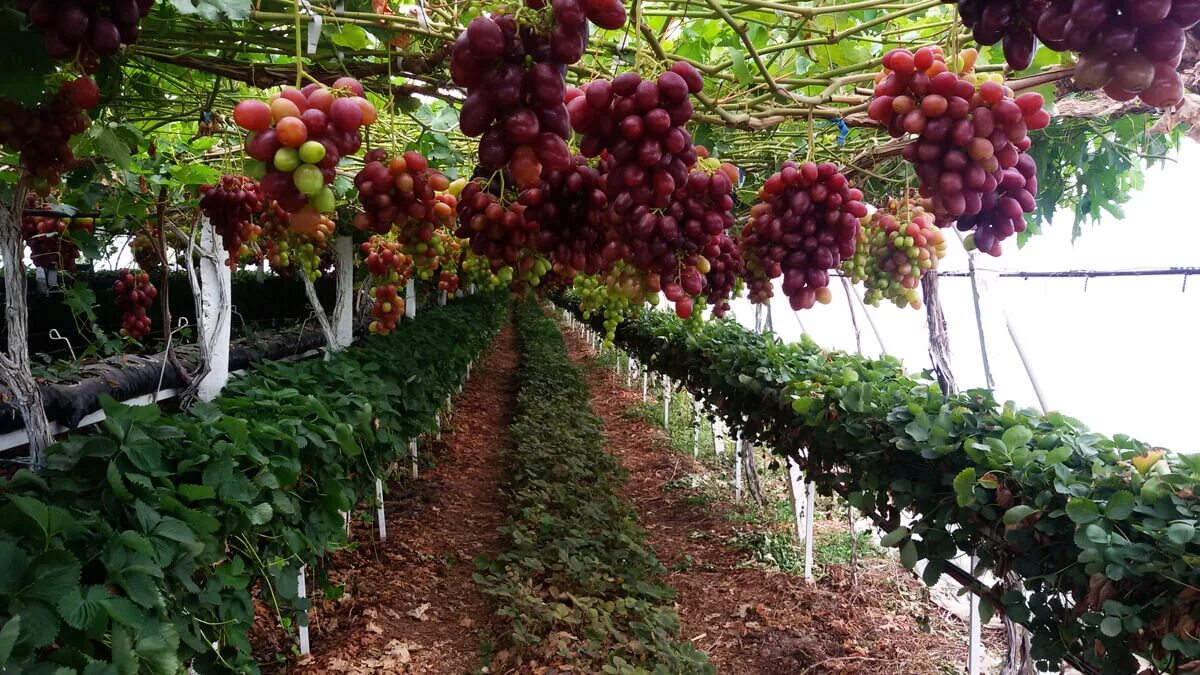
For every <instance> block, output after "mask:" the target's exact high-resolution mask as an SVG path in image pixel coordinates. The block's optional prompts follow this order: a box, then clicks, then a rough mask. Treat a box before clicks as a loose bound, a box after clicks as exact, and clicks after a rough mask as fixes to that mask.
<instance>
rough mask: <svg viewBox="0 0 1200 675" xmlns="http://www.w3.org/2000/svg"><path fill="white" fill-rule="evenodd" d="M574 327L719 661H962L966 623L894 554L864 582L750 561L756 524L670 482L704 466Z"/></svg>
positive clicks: (728, 665) (617, 443)
mask: <svg viewBox="0 0 1200 675" xmlns="http://www.w3.org/2000/svg"><path fill="white" fill-rule="evenodd" d="M563 332H564V335H565V336H566V338H567V345H568V349H569V351H570V353H571V358H572V359H573V360H574V361H575V362H576V363H578V364H579V365H580V366H582V367H583V369H584V371H585V373H586V375H587V379H588V384H589V386H590V387H591V392H592V406H593V407H594V408H595V410H596V412H597V413H598V414H599V415H600V416H601V417H602V418H603V421H604V431H605V434H606V436H607V438H608V446H607V447H608V450H609V452H612V453H613V454H615V455H616V456H618V457H619V458H620V459H621V462H622V464H623V465H624V466H625V468H626V469H628V471H629V474H630V476H629V483H628V485H627V486H626V487H625V488H624V490H623V493H624V496H625V498H627V499H629V500H630V501H631V502H632V503H633V505H634V508H635V510H636V511H637V513H638V517H639V520H640V522H641V524H642V526H643V527H645V528H646V530H647V532H648V533H649V541H650V544H651V545H652V546H653V547H654V549H655V551H656V552H657V553H658V556H659V558H660V559H661V560H662V561H663V563H664V564H665V565H666V566H667V567H668V569H669V570H670V572H669V574H668V576H667V578H666V580H665V581H666V583H667V585H669V586H671V587H672V588H674V589H675V590H676V591H677V592H678V597H677V601H676V602H677V609H678V611H679V614H680V618H681V619H682V625H683V630H682V635H683V637H684V638H686V639H690V640H692V641H693V642H694V643H695V644H696V645H697V646H698V647H699V648H700V649H702V650H704V651H705V652H707V653H708V654H709V656H710V658H711V659H712V661H713V663H714V664H715V665H716V666H717V671H718V672H719V673H721V674H722V675H726V674H729V675H776V674H778V675H784V674H786V675H808V674H815V673H864V674H865V673H871V674H873V675H876V674H891V673H895V674H896V675H900V674H903V675H914V674H916V673H944V672H961V670H962V668H961V666H962V665H963V664H965V663H966V652H967V649H966V643H965V638H963V637H960V636H962V635H964V629H965V626H962V625H961V623H958V622H954V621H953V620H950V619H948V618H947V617H946V616H945V615H944V613H943V612H941V610H940V609H938V608H937V607H936V606H935V605H933V604H932V603H929V602H928V601H927V597H928V595H927V593H926V592H925V589H924V587H923V586H922V585H921V583H920V582H919V581H917V580H916V579H914V578H913V577H912V575H911V574H910V573H908V572H907V571H906V570H904V569H903V568H902V567H901V566H900V565H899V563H897V562H895V561H893V560H890V559H887V560H865V561H862V562H861V563H860V567H859V583H858V586H857V588H854V587H852V585H851V583H850V574H849V571H848V570H847V569H846V568H845V567H841V566H833V567H831V568H830V569H828V570H827V573H826V575H825V576H824V577H823V578H821V579H819V580H818V581H817V582H816V583H814V584H806V583H805V582H804V581H803V579H802V578H801V577H798V576H794V575H789V574H785V573H782V572H777V571H772V570H767V569H762V568H756V567H748V566H747V565H746V564H745V562H746V560H747V559H748V557H749V556H748V555H746V554H744V553H741V552H739V551H737V550H736V549H734V548H732V547H731V546H729V545H728V542H729V540H730V539H731V538H732V537H734V536H735V535H736V534H737V533H738V532H739V531H745V530H746V529H747V528H748V527H753V526H737V525H734V524H732V523H731V522H730V521H729V520H727V519H726V518H725V514H727V513H729V512H731V510H732V508H733V507H732V505H731V504H730V503H729V502H725V501H721V502H717V503H707V504H696V503H689V502H688V501H685V499H686V493H685V492H684V491H681V490H671V489H664V485H666V484H667V483H669V482H671V481H672V480H675V479H678V478H682V477H685V476H687V475H688V474H689V473H693V472H697V471H702V470H703V469H702V468H701V467H699V466H698V465H696V464H694V463H693V461H692V459H691V458H690V457H687V456H685V455H682V454H680V453H676V452H671V451H670V450H669V449H668V441H667V438H666V436H665V435H664V434H663V432H662V430H661V429H659V428H657V427H654V426H652V425H651V424H648V423H647V422H645V421H644V420H643V418H642V415H640V414H638V413H637V411H636V407H637V406H638V405H639V404H640V403H641V391H640V389H639V390H638V391H637V392H634V391H630V390H626V389H624V388H623V387H622V386H621V385H620V383H619V382H618V379H617V376H616V375H615V374H614V373H613V372H612V371H611V370H609V369H607V368H604V367H601V366H600V365H599V364H597V363H596V362H595V360H594V356H595V355H594V352H593V351H592V349H591V348H590V347H589V346H588V344H587V342H586V340H584V339H583V338H580V337H579V336H578V335H577V334H575V333H573V332H572V331H570V330H569V329H565V328H564V330H563ZM946 666H949V668H948V669H944V668H945V667H946Z"/></svg>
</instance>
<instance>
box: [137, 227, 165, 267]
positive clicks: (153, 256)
mask: <svg viewBox="0 0 1200 675" xmlns="http://www.w3.org/2000/svg"><path fill="white" fill-rule="evenodd" d="M129 249H130V250H131V251H133V261H134V262H135V263H137V265H138V267H140V268H141V269H143V270H146V272H147V273H156V272H158V271H159V268H161V267H162V257H161V256H160V247H159V245H158V231H157V230H156V229H151V230H150V231H149V232H147V231H144V230H143V231H141V232H138V233H137V235H136V236H135V237H134V238H133V241H131V242H129Z"/></svg>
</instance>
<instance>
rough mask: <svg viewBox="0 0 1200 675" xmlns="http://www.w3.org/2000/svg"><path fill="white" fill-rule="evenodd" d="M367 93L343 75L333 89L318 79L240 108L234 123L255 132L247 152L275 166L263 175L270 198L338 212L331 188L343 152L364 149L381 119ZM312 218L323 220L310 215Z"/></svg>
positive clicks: (288, 207)
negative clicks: (368, 129) (366, 130)
mask: <svg viewBox="0 0 1200 675" xmlns="http://www.w3.org/2000/svg"><path fill="white" fill-rule="evenodd" d="M362 91H363V90H362V85H361V84H359V83H358V81H357V80H354V79H352V78H345V77H343V78H340V79H338V80H337V81H336V82H334V86H333V87H332V88H327V87H324V86H322V85H319V84H315V83H314V84H311V85H308V86H306V87H305V88H304V89H293V88H291V87H285V88H284V89H283V91H281V92H280V94H279V95H278V96H276V97H273V98H272V99H271V101H270V102H269V103H266V102H263V101H252V100H247V101H242V102H241V103H239V104H238V105H237V106H236V107H235V108H234V112H233V117H234V121H235V122H236V123H237V124H238V125H239V126H241V127H242V128H243V129H246V130H247V131H249V132H250V133H249V134H248V135H247V136H246V154H247V155H249V156H250V157H251V158H253V159H254V160H257V161H259V162H266V163H269V164H270V167H269V168H267V170H266V172H265V173H264V174H263V175H262V183H261V187H262V195H263V197H264V198H265V200H270V201H273V202H275V203H276V204H277V205H278V206H279V207H280V208H282V209H284V210H285V211H287V212H288V213H292V214H295V213H298V212H300V211H301V210H302V209H304V208H305V207H307V206H310V205H315V206H319V207H320V208H319V211H320V212H322V213H331V212H332V210H333V208H334V206H335V205H336V200H334V199H333V198H332V196H333V194H332V191H331V190H328V186H329V185H330V184H331V183H333V180H334V178H335V177H336V173H335V168H336V167H337V165H338V162H339V161H341V158H342V157H343V156H345V155H352V154H354V153H356V152H358V150H359V149H360V147H361V146H362V135H361V134H360V132H359V129H360V128H362V127H364V126H366V125H369V124H372V123H373V122H374V121H375V120H376V118H377V117H378V113H377V111H376V110H375V107H374V106H373V105H371V103H370V102H368V101H367V100H366V99H364V98H362V97H361V94H362ZM347 94H348V95H349V96H346V95H347ZM339 96H340V97H339ZM272 123H273V124H272ZM307 220H309V221H312V222H314V223H315V222H316V221H317V220H319V218H318V217H317V216H315V215H310V216H307Z"/></svg>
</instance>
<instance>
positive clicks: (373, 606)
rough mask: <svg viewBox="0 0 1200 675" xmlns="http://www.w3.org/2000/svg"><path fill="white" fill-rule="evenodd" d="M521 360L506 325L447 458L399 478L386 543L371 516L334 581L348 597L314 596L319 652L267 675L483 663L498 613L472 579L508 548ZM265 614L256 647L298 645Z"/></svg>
mask: <svg viewBox="0 0 1200 675" xmlns="http://www.w3.org/2000/svg"><path fill="white" fill-rule="evenodd" d="M517 362H518V351H517V346H516V340H515V335H514V333H513V330H512V327H511V326H505V327H504V328H503V329H502V330H501V332H500V334H499V335H498V337H497V339H496V341H495V343H494V344H493V347H492V350H491V352H490V354H489V355H488V356H487V358H486V359H485V360H484V361H483V363H482V364H480V365H479V366H477V367H476V368H475V369H474V370H473V371H472V377H471V379H470V381H469V382H468V383H467V384H466V386H465V387H464V389H463V392H462V394H461V395H460V396H459V397H458V398H457V399H456V400H455V409H454V413H453V415H452V417H451V419H450V421H449V424H448V425H444V426H447V430H446V433H444V434H443V435H442V439H441V440H440V441H436V442H434V443H433V448H432V452H433V453H434V456H435V457H436V466H435V467H434V468H432V469H430V470H428V472H426V473H424V474H422V476H421V479H420V480H419V481H417V482H416V483H413V482H412V481H411V480H398V481H397V482H396V483H394V484H393V485H392V486H391V489H390V490H389V494H388V497H387V499H386V500H385V502H386V507H387V532H388V539H387V540H386V541H385V542H382V543H381V542H379V541H378V538H377V534H376V529H375V525H374V524H361V523H359V524H356V526H355V527H356V530H357V531H356V533H355V537H354V541H355V542H356V543H357V544H358V546H357V548H355V549H353V550H347V551H344V552H341V553H339V554H337V555H335V556H334V558H333V568H334V569H333V570H331V572H330V577H331V580H332V581H333V582H334V584H335V585H338V586H341V587H342V588H343V589H345V594H344V595H343V596H342V597H340V598H338V599H336V600H332V599H318V600H317V601H315V602H314V605H315V607H314V611H313V612H312V622H311V631H312V637H311V639H312V652H313V653H312V655H310V656H309V657H307V658H304V659H297V658H289V659H287V660H286V661H284V662H282V663H277V664H274V665H273V664H270V663H262V660H261V659H260V663H261V664H262V665H263V668H264V670H265V671H271V670H274V671H275V672H289V673H304V674H308V675H317V674H324V673H346V674H350V675H355V674H359V673H447V674H449V673H468V672H472V671H474V670H475V669H476V668H477V667H478V665H479V656H478V651H479V646H480V644H481V642H482V641H483V639H484V637H485V636H486V634H487V631H488V630H489V628H490V627H491V626H492V625H493V617H492V611H493V610H492V607H491V605H490V604H489V600H488V598H486V597H485V596H484V595H483V594H482V593H480V592H479V590H478V587H477V586H476V584H475V582H474V580H473V579H472V578H471V576H472V574H473V573H474V571H475V565H474V562H473V561H474V559H475V558H476V557H477V556H481V555H482V556H493V555H495V554H496V552H497V550H498V547H499V546H500V542H499V535H498V532H497V528H498V527H499V526H500V525H501V524H502V521H503V515H504V514H503V511H502V508H501V503H500V491H499V485H500V479H501V462H500V455H501V453H502V452H503V451H504V449H505V448H506V447H507V443H508V424H509V418H510V416H511V410H512V402H513V398H514V396H515V391H516V385H515V382H514V378H515V374H516V368H517ZM428 451H429V450H424V449H423V452H428ZM403 466H407V465H406V464H403ZM310 585H311V582H310ZM259 618H260V620H259V622H258V624H257V625H256V629H255V638H256V639H255V642H256V647H259V648H258V649H256V653H265V654H271V653H275V652H277V651H279V650H280V649H282V650H283V651H287V650H288V649H289V645H288V644H286V643H285V644H282V645H280V644H279V643H280V641H281V640H282V639H283V636H282V633H281V631H280V630H279V629H278V627H277V623H276V622H275V619H274V617H273V616H271V615H270V613H269V612H266V611H265V610H264V611H263V613H262V616H260V617H259ZM288 640H289V641H290V638H288Z"/></svg>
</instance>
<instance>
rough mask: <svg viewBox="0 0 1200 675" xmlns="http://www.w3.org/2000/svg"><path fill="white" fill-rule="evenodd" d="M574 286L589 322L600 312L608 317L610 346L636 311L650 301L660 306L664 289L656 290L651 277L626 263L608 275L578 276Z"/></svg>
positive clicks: (607, 273) (621, 262)
mask: <svg viewBox="0 0 1200 675" xmlns="http://www.w3.org/2000/svg"><path fill="white" fill-rule="evenodd" d="M572 284H573V288H574V290H575V293H576V294H577V295H578V296H579V309H580V311H581V312H582V313H583V316H584V318H585V319H590V318H591V317H592V315H594V314H596V313H602V314H603V315H604V333H605V334H604V339H605V341H606V342H607V343H608V344H612V341H613V339H614V338H615V337H616V331H617V326H619V325H620V324H621V321H623V320H624V319H625V317H627V316H629V315H630V314H632V313H633V311H634V309H635V308H637V307H641V306H642V305H644V304H646V303H647V302H649V303H650V304H652V305H655V304H658V291H659V290H660V289H659V288H657V287H652V286H651V284H650V283H649V281H648V279H647V275H645V274H644V273H642V272H641V271H639V270H637V269H636V268H634V267H633V266H632V265H630V264H628V263H626V262H624V261H617V263H616V264H614V265H613V267H612V269H610V270H609V271H608V272H605V273H604V274H579V275H576V276H575V278H574V280H573V281H572Z"/></svg>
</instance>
